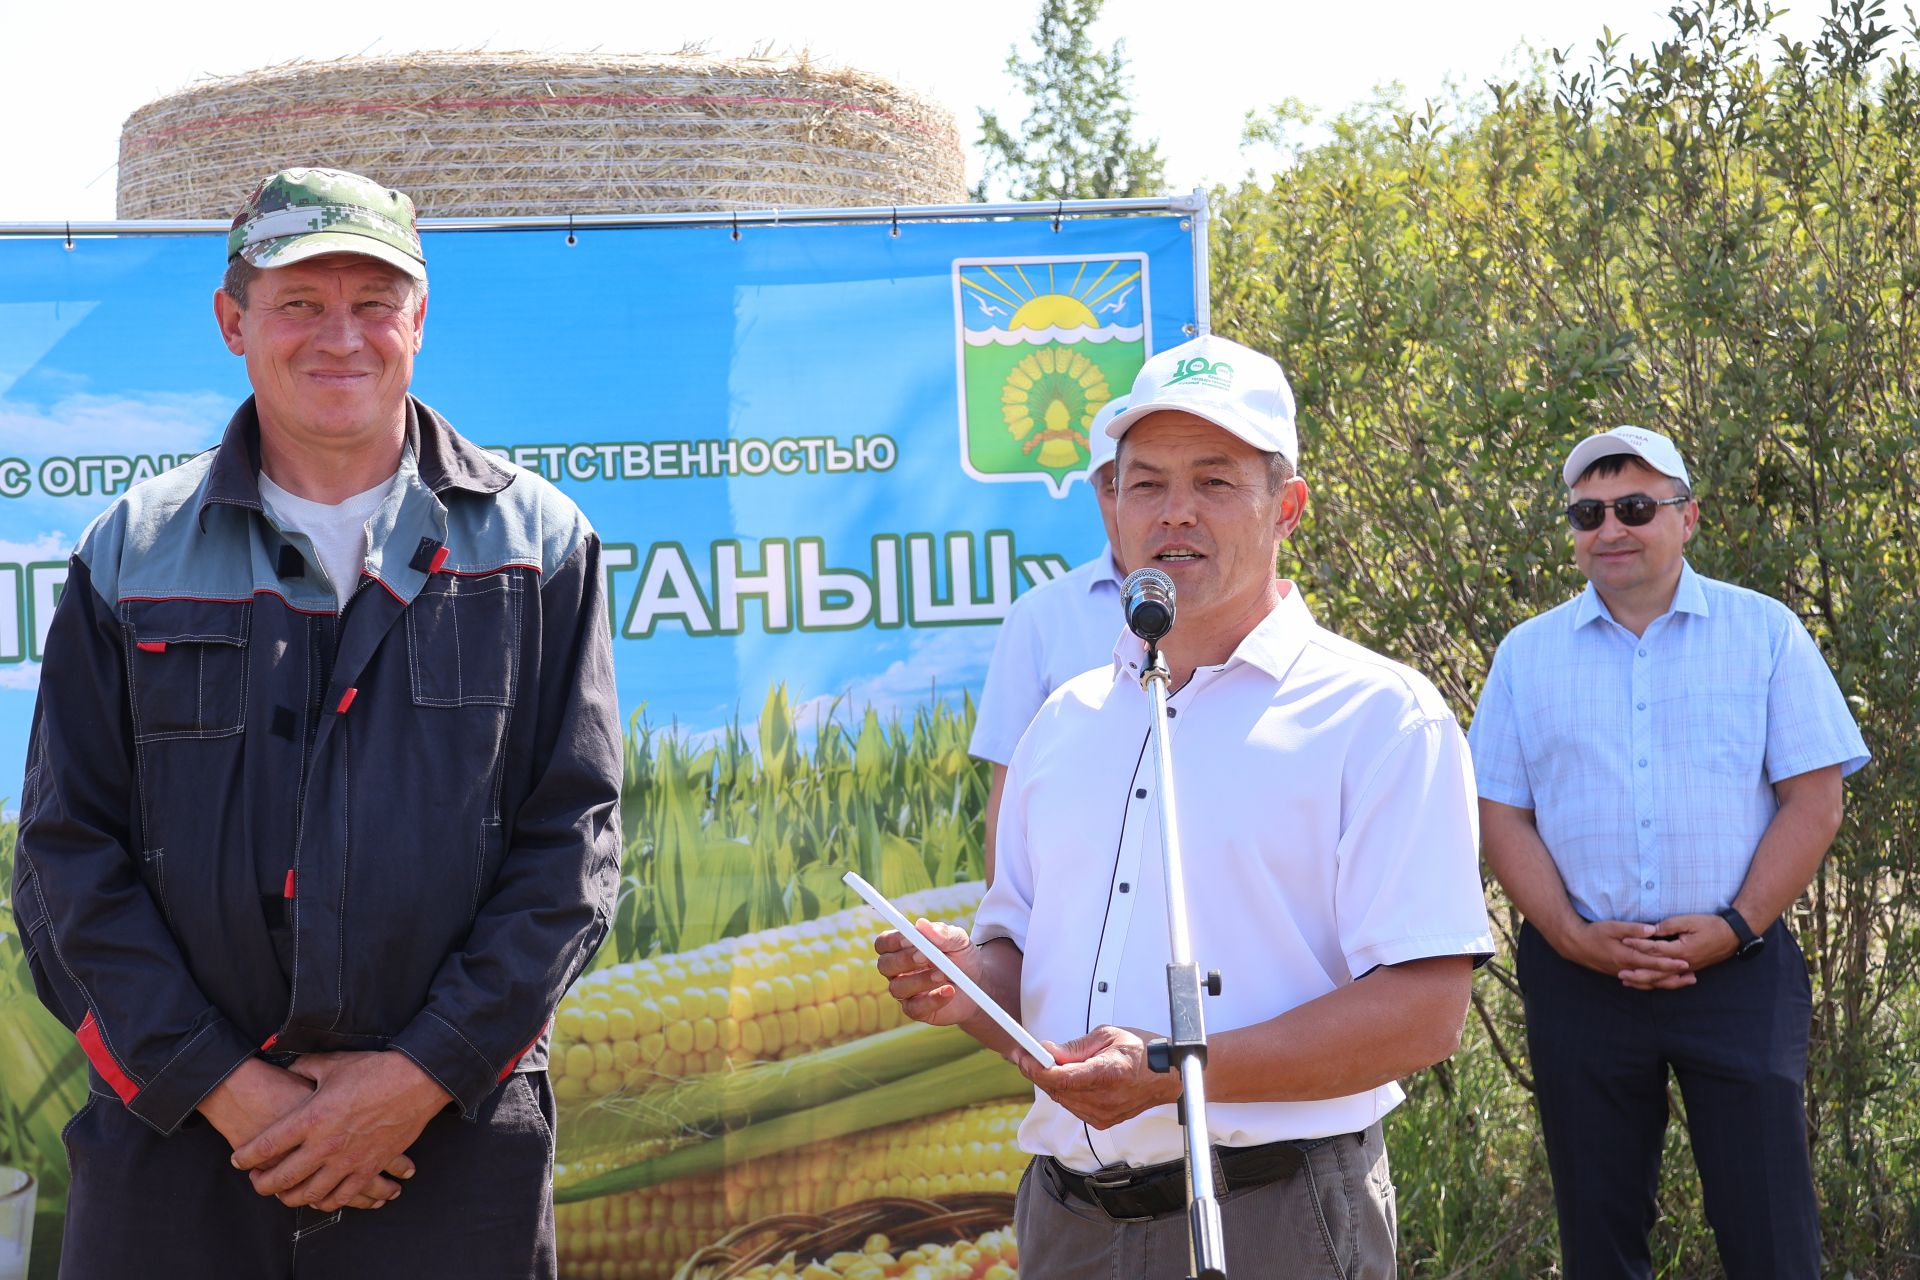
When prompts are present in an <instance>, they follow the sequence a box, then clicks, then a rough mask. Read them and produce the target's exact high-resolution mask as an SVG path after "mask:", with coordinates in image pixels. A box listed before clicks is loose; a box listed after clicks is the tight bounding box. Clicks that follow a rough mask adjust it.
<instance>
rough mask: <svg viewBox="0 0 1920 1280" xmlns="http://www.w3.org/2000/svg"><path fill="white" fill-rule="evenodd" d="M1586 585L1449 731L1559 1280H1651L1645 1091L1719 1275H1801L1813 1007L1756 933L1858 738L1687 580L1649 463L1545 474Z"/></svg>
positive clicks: (1785, 898) (1771, 933) (1631, 439)
mask: <svg viewBox="0 0 1920 1280" xmlns="http://www.w3.org/2000/svg"><path fill="white" fill-rule="evenodd" d="M1561 476H1562V479H1564V480H1565V481H1566V483H1567V486H1568V487H1569V489H1570V490H1571V491H1572V501H1571V503H1570V505H1569V506H1568V507H1567V522H1568V523H1569V524H1570V525H1571V526H1572V527H1573V557H1574V560H1575V561H1576V562H1577V563H1578V564H1579V566H1580V571H1581V572H1582V573H1584V574H1585V575H1586V576H1587V581H1588V585H1587V589H1586V590H1585V591H1584V592H1582V593H1581V594H1580V595H1579V596H1577V597H1575V598H1574V599H1572V600H1570V601H1568V602H1567V603H1565V604H1563V605H1560V606H1558V607H1557V608H1554V609H1550V610H1548V611H1547V612H1546V613H1543V614H1541V615H1540V616H1539V617H1536V618H1532V619H1529V620H1528V621H1526V622H1523V623H1521V624H1520V625H1519V626H1517V627H1515V628H1514V629H1513V631H1512V633H1511V634H1509V635H1508V636H1507V638H1506V639H1505V640H1504V641H1502V642H1501V645H1500V648H1499V651H1498V652H1497V653H1496V654H1495V655H1494V659H1493V669H1492V670H1491V671H1490V672H1489V673H1488V675H1487V684H1486V688H1485V689H1484V690H1482V691H1481V695H1480V707H1479V710H1478V712H1477V713H1476V714H1475V715H1474V718H1473V734H1472V742H1473V754H1474V760H1475V762H1476V764H1477V765H1478V767H1479V786H1480V816H1481V823H1482V826H1483V829H1484V832H1485V839H1486V855H1487V865H1488V866H1489V867H1490V868H1491V869H1492V871H1493V873H1494V875H1495V876H1497V877H1498V878H1499V880H1500V883H1501V884H1502V885H1503V886H1505V888H1506V890H1507V892H1508V893H1509V894H1510V895H1512V897H1513V901H1514V904H1515V905H1516V906H1518V907H1519V908H1520V911H1521V913H1522V914H1523V915H1524V916H1525V917H1526V921H1527V923H1526V924H1525V926H1524V927H1523V928H1522V929H1521V932H1520V943H1519V972H1520V991H1521V997H1522V999H1523V1000H1524V1001H1525V1005H1526V1011H1527V1044H1528V1049H1529V1053H1530V1057H1531V1060H1532V1063H1533V1073H1534V1080H1535V1089H1534V1097H1535V1099H1536V1100H1537V1101H1538V1103H1539V1107H1540V1125H1541V1129H1542V1131H1543V1133H1544V1136H1545V1138H1546V1146H1547V1162H1548V1166H1549V1168H1550V1169H1551V1171H1552V1173H1553V1195H1554V1203H1555V1205H1556V1207H1557V1209H1558V1211H1559V1218H1560V1252H1561V1256H1562V1259H1563V1261H1564V1263H1565V1268H1566V1275H1567V1277H1568V1280H1592V1278H1596V1277H1649V1276H1651V1275H1652V1274H1653V1261H1652V1256H1651V1253H1650V1251H1649V1249H1648V1244H1647V1233H1648V1231H1649V1230H1651V1229H1652V1226H1653V1219H1654V1191H1655V1188H1656V1184H1657V1181H1658V1177H1659V1172H1660V1149H1661V1139H1662V1134H1663V1133H1664V1132H1665V1129H1666V1124H1667V1070H1668V1068H1669V1067H1671V1068H1672V1069H1673V1074H1674V1075H1675V1076H1676V1077H1677V1078H1678V1080H1679V1082H1680V1091H1681V1094H1682V1095H1683V1096H1684V1097H1685V1099H1686V1104H1687V1128H1688V1132H1689V1134H1690V1136H1691V1137H1692V1141H1693V1154H1694V1159H1695V1161H1696V1162H1697V1164H1698V1165H1699V1169H1700V1182H1701V1189H1702V1191H1703V1192H1704V1193H1705V1198H1706V1212H1707V1220H1708V1222H1709V1223H1711V1224H1712V1226H1713V1230H1714V1236H1715V1238H1716V1240H1717V1241H1718V1243H1719V1247H1720V1259H1721V1261H1722V1263H1724V1264H1725V1266H1726V1269H1727V1274H1728V1275H1729V1276H1731V1277H1732V1278H1733V1280H1750V1278H1752V1277H1807V1278H1809V1280H1811V1277H1814V1276H1817V1275H1819V1274H1820V1222H1819V1214H1818V1211H1817V1209H1816V1206H1815V1204H1814V1196H1813V1176H1812V1172H1811V1169H1810V1166H1809V1163H1808V1158H1807V1125H1806V1114H1805V1111H1804V1110H1803V1104H1802V1100H1801V1093H1802V1088H1803V1085H1804V1082H1805V1079H1806V1073H1807V1030H1808V1021H1809V1018H1810V1015H1811V1011H1812V1005H1811V994H1810V991H1809V988H1808V983H1807V966H1806V961H1805V959H1804V958H1803V957H1802V956H1801V954H1800V949H1799V947H1798V946H1797V945H1796V944H1795V942H1794V938H1793V933H1792V931H1791V930H1789V929H1788V928H1787V925H1786V922H1785V921H1784V920H1783V919H1782V918H1781V914H1782V913H1783V912H1784V911H1785V910H1786V909H1787V908H1788V907H1789V906H1791V905H1792V903H1793V901H1794V899H1796V898H1798V897H1799V896H1800V894H1801V892H1802V891H1803V890H1805V889H1806V887H1807V884H1808V882H1809V881H1810V880H1811V879H1812V878H1813V874H1814V872H1815V871H1816V870H1818V868H1819V866H1820V860H1821V858H1822V857H1824V856H1825V855H1826V851H1827V846H1828V844H1830V843H1831V842H1832V840H1833V837H1834V833H1835V832H1836V831H1838V830H1839V827H1840V812H1841V782H1840V779H1841V777H1842V776H1843V775H1844V774H1848V773H1851V772H1853V771H1854V770H1855V769H1858V768H1860V766H1862V765H1864V764H1865V763H1866V762H1867V748H1866V744H1865V743H1864V742H1863V741H1862V740H1861V737H1860V731H1859V729H1857V728H1856V727H1855V725H1854V723H1853V717H1852V715H1851V714H1850V713H1849V712H1848V711H1847V704H1846V700H1845V699H1844V698H1842V697H1841V696H1840V690H1839V688H1838V686H1836V685H1835V683H1834V679H1833V675H1832V673H1831V672H1829V671H1828V670H1827V665H1826V663H1825V662H1824V661H1823V660H1822V659H1821V657H1820V651H1819V649H1817V648H1816V647H1815V646H1814V643H1813V640H1812V638H1811V637H1809V636H1808V635H1807V631H1806V628H1805V627H1803V626H1802V625H1801V624H1800V620H1799V619H1798V618H1796V617H1794V615H1793V614H1792V612H1790V611H1789V610H1788V609H1787V608H1786V606H1785V605H1782V604H1780V603H1779V602H1777V601H1774V600H1770V599H1768V598H1767V597H1765V596H1762V595H1758V594H1756V593H1754V592H1752V591H1747V590H1743V589H1742V588H1740V587H1735V586H1729V585H1728V584H1726V583H1724V582H1715V581H1713V580H1712V579H1710V578H1703V577H1700V576H1699V575H1698V574H1696V573H1694V571H1693V569H1692V567H1691V566H1689V565H1688V564H1687V562H1686V559H1685V555H1684V553H1685V549H1686V544H1687V542H1688V540H1689V539H1691V538H1692V537H1693V533H1694V529H1695V528H1696V527H1697V525H1698V522H1699V519H1700V506H1699V503H1697V502H1696V501H1694V499H1693V492H1692V488H1691V481H1690V480H1689V478H1688V475H1687V468H1686V464H1685V462H1683V461H1682V460H1681V457H1680V452H1679V450H1678V449H1676V448H1674V446H1673V442H1672V441H1670V440H1668V439H1667V438H1666V437H1665V436H1662V435H1659V434H1656V433H1655V432H1652V431H1646V430H1643V429H1641V428H1639V427H1617V428H1615V429H1614V430H1612V431H1609V432H1604V433H1602V434H1599V435H1595V436H1590V437H1588V438H1587V439H1585V440H1582V441H1581V442H1580V443H1579V444H1577V445H1575V446H1574V448H1573V451H1572V452H1571V453H1570V454H1569V455H1568V457H1567V461H1566V464H1565V466H1564V467H1563V468H1562V471H1561Z"/></svg>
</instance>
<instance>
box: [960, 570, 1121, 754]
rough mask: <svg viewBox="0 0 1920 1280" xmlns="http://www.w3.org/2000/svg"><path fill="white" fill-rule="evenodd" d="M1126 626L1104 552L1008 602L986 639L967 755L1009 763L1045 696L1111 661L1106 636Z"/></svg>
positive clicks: (1115, 575)
mask: <svg viewBox="0 0 1920 1280" xmlns="http://www.w3.org/2000/svg"><path fill="white" fill-rule="evenodd" d="M1125 625H1126V619H1125V617H1124V616H1122V614H1121V612H1120V572H1119V570H1118V569H1116V568H1114V564H1113V554H1112V553H1111V552H1110V551H1108V550H1105V549H1103V550H1102V551H1101V552H1100V554H1099V555H1098V556H1096V557H1095V558H1093V559H1092V560H1089V561H1087V562H1086V563H1085V564H1083V565H1081V566H1080V567H1079V568H1077V569H1073V570H1071V571H1070V572H1068V573H1065V574H1062V575H1061V576H1060V577H1058V578H1055V579H1054V580H1053V581H1052V582H1047V583H1042V584H1041V585H1040V586H1037V587H1035V588H1034V589H1033V590H1031V591H1028V592H1026V593H1025V594H1024V595H1022V596H1021V597H1020V598H1019V599H1018V600H1015V601H1014V602H1013V608H1011V609H1009V610H1008V611H1007V617H1006V620H1005V621H1004V622H1002V623H1001V624H1000V634H999V636H997V637H996V638H995V639H994V642H993V661H992V662H991V663H989V664H988V666H987V683H986V687H985V688H983V689H982V690H981V691H980V710H979V713H978V715H977V716H976V717H975V718H974V722H973V740H972V741H971V742H970V743H969V744H968V745H967V751H968V754H970V755H973V756H976V757H978V758H979V759H981V760H990V761H992V762H993V763H994V764H1005V763H1007V761H1009V760H1011V759H1013V749H1014V748H1015V747H1017V746H1018V745H1020V735H1021V734H1023V733H1025V732H1026V731H1027V726H1028V725H1029V724H1031V723H1033V713H1034V712H1036V711H1038V710H1039V709H1040V704H1041V703H1043V702H1045V701H1046V700H1047V695H1048V694H1050V693H1052V692H1053V691H1054V690H1055V689H1058V688H1059V687H1060V686H1061V685H1063V684H1065V683H1066V682H1067V681H1069V680H1071V679H1073V678H1074V677H1075V676H1077V675H1079V674H1080V673H1081V672H1082V671H1090V670H1092V669H1093V668H1095V667H1103V668H1104V667H1106V666H1107V665H1108V664H1109V663H1111V662H1112V661H1113V638H1114V637H1115V636H1116V635H1118V634H1120V632H1121V631H1122V630H1124V629H1125Z"/></svg>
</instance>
